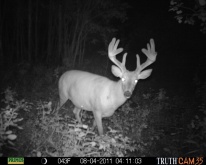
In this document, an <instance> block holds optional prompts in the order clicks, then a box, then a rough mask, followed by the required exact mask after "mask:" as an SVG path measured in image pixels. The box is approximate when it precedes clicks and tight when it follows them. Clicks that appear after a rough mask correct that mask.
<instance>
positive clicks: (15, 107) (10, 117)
mask: <svg viewBox="0 0 206 165" xmlns="http://www.w3.org/2000/svg"><path fill="white" fill-rule="evenodd" d="M4 94H5V98H4V99H2V100H1V101H2V102H3V103H4V108H1V111H0V149H2V148H3V147H4V148H6V147H9V148H12V149H15V143H13V141H14V140H15V139H16V138H17V134H16V133H15V131H16V129H19V130H22V129H23V128H22V127H21V126H20V124H19V122H20V121H22V120H23V118H21V117H19V112H20V110H24V111H29V110H30V108H31V106H30V104H29V103H28V102H26V101H25V100H17V99H16V97H17V94H16V92H15V91H12V90H11V89H10V88H7V89H6V90H5V91H4ZM2 155H3V153H2V151H0V156H2Z"/></svg>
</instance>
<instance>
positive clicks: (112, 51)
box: [108, 38, 127, 71]
mask: <svg viewBox="0 0 206 165" xmlns="http://www.w3.org/2000/svg"><path fill="white" fill-rule="evenodd" d="M119 41H120V40H116V38H113V39H112V41H111V42H110V44H109V47H108V56H109V59H110V60H111V61H112V62H113V63H115V64H116V65H117V66H118V67H119V68H120V69H121V70H122V71H123V70H125V69H126V68H125V63H126V56H127V53H125V54H124V55H123V60H122V62H120V61H118V60H117V59H116V55H117V54H119V53H121V52H122V51H123V48H118V49H117V47H118V44H119Z"/></svg>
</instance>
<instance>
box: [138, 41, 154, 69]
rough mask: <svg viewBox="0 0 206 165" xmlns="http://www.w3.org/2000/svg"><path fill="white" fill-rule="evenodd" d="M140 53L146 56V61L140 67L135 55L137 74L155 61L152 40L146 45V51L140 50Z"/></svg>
mask: <svg viewBox="0 0 206 165" xmlns="http://www.w3.org/2000/svg"><path fill="white" fill-rule="evenodd" d="M142 52H143V53H144V54H145V55H146V56H147V60H146V61H145V62H144V63H143V64H142V65H140V58H139V55H138V54H137V55H136V57H137V68H136V71H137V72H139V73H140V72H141V71H142V70H143V69H144V68H146V67H147V66H149V65H151V64H152V63H153V62H155V60H156V56H157V52H155V43H154V40H153V39H150V44H149V43H148V44H147V49H144V48H143V49H142Z"/></svg>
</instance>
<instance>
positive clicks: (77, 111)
mask: <svg viewBox="0 0 206 165" xmlns="http://www.w3.org/2000/svg"><path fill="white" fill-rule="evenodd" d="M80 112H81V109H80V108H77V107H74V110H73V113H74V114H75V117H76V119H77V121H78V122H79V124H82V121H81V118H80V116H79V113H80Z"/></svg>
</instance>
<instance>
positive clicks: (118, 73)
mask: <svg viewBox="0 0 206 165" xmlns="http://www.w3.org/2000/svg"><path fill="white" fill-rule="evenodd" d="M112 73H113V75H115V76H116V77H119V78H121V77H122V71H121V70H120V69H119V68H118V67H116V66H114V65H112Z"/></svg>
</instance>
